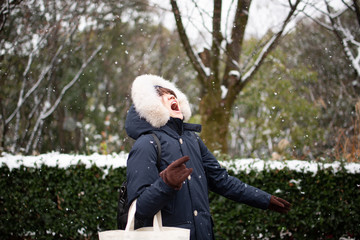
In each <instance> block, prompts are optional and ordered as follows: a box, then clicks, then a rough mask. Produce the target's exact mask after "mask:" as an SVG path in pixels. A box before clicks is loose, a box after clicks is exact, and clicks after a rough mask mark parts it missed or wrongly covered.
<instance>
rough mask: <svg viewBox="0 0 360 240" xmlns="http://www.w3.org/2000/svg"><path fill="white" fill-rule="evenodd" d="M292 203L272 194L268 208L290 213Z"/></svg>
mask: <svg viewBox="0 0 360 240" xmlns="http://www.w3.org/2000/svg"><path fill="white" fill-rule="evenodd" d="M290 207H291V204H290V203H289V202H287V201H286V200H284V199H282V198H279V197H276V196H273V195H272V196H271V198H270V204H269V207H268V209H270V210H272V211H275V212H279V213H288V212H289V210H290Z"/></svg>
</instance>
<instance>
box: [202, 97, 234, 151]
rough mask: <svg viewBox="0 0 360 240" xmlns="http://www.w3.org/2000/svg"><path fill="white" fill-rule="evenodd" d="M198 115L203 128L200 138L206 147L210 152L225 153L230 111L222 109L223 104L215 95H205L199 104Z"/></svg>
mask: <svg viewBox="0 0 360 240" xmlns="http://www.w3.org/2000/svg"><path fill="white" fill-rule="evenodd" d="M200 115H201V124H202V126H203V128H202V129H203V130H202V132H201V138H202V139H203V141H204V142H205V144H206V146H207V147H208V148H209V149H210V150H211V151H214V150H221V152H222V153H227V151H228V145H227V135H228V131H229V122H230V109H225V108H224V102H223V101H221V99H219V98H218V97H217V96H216V94H214V93H207V94H205V96H204V97H203V98H202V100H201V102H200Z"/></svg>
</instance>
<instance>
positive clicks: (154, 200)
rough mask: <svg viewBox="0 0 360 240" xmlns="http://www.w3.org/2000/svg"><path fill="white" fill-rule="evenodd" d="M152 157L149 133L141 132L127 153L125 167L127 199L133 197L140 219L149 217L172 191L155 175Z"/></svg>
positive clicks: (173, 191)
mask: <svg viewBox="0 0 360 240" xmlns="http://www.w3.org/2000/svg"><path fill="white" fill-rule="evenodd" d="M156 161H157V150H156V146H155V143H154V140H153V137H152V136H151V135H144V136H141V137H140V138H139V139H138V140H137V141H136V142H135V144H134V146H133V148H132V150H131V151H130V153H129V157H128V160H127V170H126V175H127V176H126V177H127V191H128V200H129V203H131V202H132V201H133V200H135V199H136V198H137V202H136V216H137V217H138V218H140V219H145V218H152V217H153V216H154V215H155V214H156V213H157V212H158V211H159V210H160V209H162V208H163V207H164V206H165V205H166V203H168V202H169V200H171V199H172V198H173V197H174V195H175V192H176V190H174V189H172V188H171V187H169V186H168V185H167V184H166V183H165V182H164V181H163V180H162V178H161V177H160V176H159V170H158V168H157V166H156Z"/></svg>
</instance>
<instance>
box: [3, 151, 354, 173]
mask: <svg viewBox="0 0 360 240" xmlns="http://www.w3.org/2000/svg"><path fill="white" fill-rule="evenodd" d="M127 157H128V154H127V153H125V152H121V153H112V154H109V155H100V154H97V153H96V154H92V155H71V154H61V153H58V152H51V153H47V154H41V155H39V156H22V155H12V154H8V153H2V155H1V156H0V165H1V166H2V165H3V164H5V165H6V166H8V167H9V168H10V169H13V168H19V167H20V166H21V165H23V166H25V167H40V166H41V165H43V164H44V165H47V166H51V167H59V168H67V167H68V166H70V165H76V164H78V163H79V162H81V163H82V164H85V165H86V166H87V167H90V166H92V165H94V164H95V165H96V166H98V167H105V166H106V167H110V166H112V167H113V168H117V167H125V166H126V160H127ZM220 164H221V165H222V166H224V167H225V168H227V169H231V170H233V171H235V172H239V171H246V172H249V171H251V170H255V171H262V170H264V169H279V170H280V169H283V168H285V167H287V168H288V169H289V170H294V171H299V172H313V173H316V172H317V170H318V169H327V168H332V169H333V171H334V172H336V171H338V170H340V169H342V167H344V168H345V169H346V171H347V172H350V173H360V163H340V162H334V163H318V162H313V161H300V160H287V161H271V160H260V159H235V160H231V161H220Z"/></svg>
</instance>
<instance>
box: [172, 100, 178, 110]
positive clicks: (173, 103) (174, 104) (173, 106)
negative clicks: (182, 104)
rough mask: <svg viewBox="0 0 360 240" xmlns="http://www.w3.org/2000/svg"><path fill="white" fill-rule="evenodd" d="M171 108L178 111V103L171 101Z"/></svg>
mask: <svg viewBox="0 0 360 240" xmlns="http://www.w3.org/2000/svg"><path fill="white" fill-rule="evenodd" d="M171 110H173V111H180V109H179V105H178V103H177V102H175V101H174V102H172V103H171Z"/></svg>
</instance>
